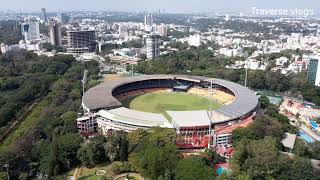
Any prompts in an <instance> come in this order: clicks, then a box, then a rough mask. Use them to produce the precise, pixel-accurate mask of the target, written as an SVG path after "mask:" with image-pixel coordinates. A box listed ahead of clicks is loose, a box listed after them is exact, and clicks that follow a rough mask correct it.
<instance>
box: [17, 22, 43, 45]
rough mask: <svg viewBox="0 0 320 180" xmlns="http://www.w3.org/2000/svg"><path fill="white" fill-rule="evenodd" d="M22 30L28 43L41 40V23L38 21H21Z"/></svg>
mask: <svg viewBox="0 0 320 180" xmlns="http://www.w3.org/2000/svg"><path fill="white" fill-rule="evenodd" d="M21 32H22V35H23V36H24V40H25V41H26V43H31V42H34V41H39V40H41V39H40V29H39V23H37V22H27V23H21Z"/></svg>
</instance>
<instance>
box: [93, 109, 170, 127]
mask: <svg viewBox="0 0 320 180" xmlns="http://www.w3.org/2000/svg"><path fill="white" fill-rule="evenodd" d="M98 114H99V115H100V116H102V117H105V118H107V119H110V120H113V121H117V122H121V123H125V124H130V125H136V126H142V127H154V126H159V127H167V128H172V125H171V124H170V123H169V122H168V120H167V119H166V118H165V117H164V116H163V115H162V114H155V113H147V112H141V111H135V110H132V109H128V108H124V107H120V108H116V109H112V110H100V111H99V112H98Z"/></svg>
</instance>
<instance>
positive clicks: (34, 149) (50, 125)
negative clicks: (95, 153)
mask: <svg viewBox="0 0 320 180" xmlns="http://www.w3.org/2000/svg"><path fill="white" fill-rule="evenodd" d="M0 59H1V60H0V63H1V64H0V74H1V76H0V79H1V81H2V82H4V84H7V85H6V86H2V83H1V90H0V96H1V98H0V99H1V103H2V104H1V106H0V107H1V108H0V113H2V114H5V113H6V112H11V116H6V117H7V118H6V119H4V120H5V121H4V124H3V125H4V126H3V127H5V126H6V124H10V123H11V119H12V120H13V119H14V117H17V116H19V114H20V111H19V110H20V109H21V111H23V110H24V107H26V106H28V105H29V104H31V103H32V102H33V101H35V100H36V99H39V103H38V105H37V106H36V111H38V114H39V115H37V116H30V117H28V118H29V119H30V118H31V119H32V122H33V124H32V125H30V127H28V130H27V131H23V132H22V133H21V132H20V133H19V134H14V135H15V136H18V137H15V140H14V141H12V142H10V143H9V142H6V143H5V144H1V145H0V149H1V151H0V164H4V163H9V164H10V169H9V171H10V176H11V177H12V178H13V179H17V178H18V177H19V176H25V175H26V176H27V178H32V177H35V176H37V175H38V176H41V175H48V177H52V176H54V175H57V174H59V173H61V172H64V171H66V170H69V169H70V168H71V167H74V166H75V165H78V164H79V163H80V161H79V159H78V158H77V150H78V149H79V148H80V145H81V143H82V141H83V140H82V138H81V137H80V136H79V135H78V132H77V128H76V124H75V119H76V118H77V114H78V111H79V107H80V104H81V82H80V80H81V78H82V74H83V71H84V69H85V68H86V69H87V70H88V71H89V77H88V80H89V81H92V80H96V78H97V74H98V72H99V69H98V64H97V63H96V62H87V63H85V64H80V63H78V62H76V60H75V59H74V58H73V57H72V56H65V55H63V56H62V55H61V56H60V55H59V56H54V57H44V56H37V55H35V54H33V53H31V52H23V51H22V52H14V53H13V54H8V53H6V54H3V55H2V56H0ZM11 81H13V82H11ZM9 84H11V85H9ZM12 104H13V105H14V106H12ZM0 117H1V118H2V117H3V115H1V116H0ZM9 137H10V136H9ZM0 171H5V169H3V168H2V167H1V169H0Z"/></svg>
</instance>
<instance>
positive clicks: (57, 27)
mask: <svg viewBox="0 0 320 180" xmlns="http://www.w3.org/2000/svg"><path fill="white" fill-rule="evenodd" d="M49 35H50V40H51V44H52V45H54V46H61V45H62V37H61V24H60V23H59V22H58V21H57V20H55V19H51V21H50V22H49Z"/></svg>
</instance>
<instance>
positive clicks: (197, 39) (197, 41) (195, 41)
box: [188, 34, 202, 47]
mask: <svg viewBox="0 0 320 180" xmlns="http://www.w3.org/2000/svg"><path fill="white" fill-rule="evenodd" d="M188 43H189V45H190V46H195V47H198V46H200V45H201V43H202V40H201V35H200V34H195V35H190V36H189V39H188Z"/></svg>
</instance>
